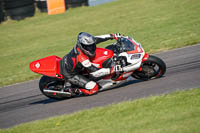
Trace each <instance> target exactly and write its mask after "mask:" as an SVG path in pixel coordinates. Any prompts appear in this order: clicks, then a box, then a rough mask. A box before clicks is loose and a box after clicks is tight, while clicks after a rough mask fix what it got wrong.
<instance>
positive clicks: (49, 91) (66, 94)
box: [43, 89, 71, 98]
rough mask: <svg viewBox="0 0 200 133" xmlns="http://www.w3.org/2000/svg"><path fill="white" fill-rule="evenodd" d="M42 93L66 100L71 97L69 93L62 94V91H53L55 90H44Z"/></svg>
mask: <svg viewBox="0 0 200 133" xmlns="http://www.w3.org/2000/svg"><path fill="white" fill-rule="evenodd" d="M43 92H44V93H45V94H46V95H48V96H53V97H55V98H67V97H71V93H70V92H64V91H55V90H46V89H44V90H43Z"/></svg>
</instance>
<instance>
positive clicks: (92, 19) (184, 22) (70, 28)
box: [0, 0, 200, 86]
mask: <svg viewBox="0 0 200 133" xmlns="http://www.w3.org/2000/svg"><path fill="white" fill-rule="evenodd" d="M199 7H200V1H199V0H165V1H160V0H118V1H115V2H111V3H107V4H104V5H99V6H96V7H82V8H76V9H71V10H68V11H66V13H64V14H60V15H55V16H48V15H47V14H43V13H38V12H37V14H36V16H35V17H32V18H29V19H26V20H23V21H7V22H4V23H3V24H1V25H0V70H1V71H0V86H4V85H8V84H12V83H16V82H21V81H25V80H30V79H34V78H37V77H38V75H37V74H34V73H32V72H31V71H30V70H29V63H30V62H31V61H33V60H36V59H39V58H43V57H46V56H50V55H54V54H55V55H58V56H61V57H63V56H64V55H65V54H66V53H67V52H69V50H71V48H72V47H73V46H74V44H75V43H76V38H77V34H78V33H79V32H81V31H86V32H89V33H91V34H93V35H101V34H107V33H116V32H120V33H122V34H125V35H129V36H132V37H134V38H135V39H136V40H137V41H138V42H140V43H141V44H143V46H144V48H145V50H146V51H147V52H149V53H153V52H158V51H164V50H168V49H172V48H177V47H183V46H186V45H191V44H195V43H197V42H200V30H199V29H200V13H199V12H200V8H199ZM109 43H110V42H109ZM106 44H108V43H104V44H101V45H100V47H104V46H105V45H106Z"/></svg>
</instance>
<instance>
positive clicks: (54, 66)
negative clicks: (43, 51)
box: [29, 55, 63, 79]
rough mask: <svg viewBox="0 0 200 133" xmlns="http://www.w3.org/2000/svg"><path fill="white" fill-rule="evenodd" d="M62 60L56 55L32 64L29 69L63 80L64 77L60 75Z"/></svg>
mask: <svg viewBox="0 0 200 133" xmlns="http://www.w3.org/2000/svg"><path fill="white" fill-rule="evenodd" d="M61 59H62V58H60V57H58V56H56V55H53V56H48V57H45V58H42V59H39V60H36V61H33V62H31V63H30V65H29V67H30V69H31V70H32V71H33V72H35V73H39V74H42V75H46V76H50V77H57V78H61V79H62V78H63V76H62V75H61V74H60V71H59V61H60V60H61Z"/></svg>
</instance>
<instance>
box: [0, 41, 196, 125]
mask: <svg viewBox="0 0 200 133" xmlns="http://www.w3.org/2000/svg"><path fill="white" fill-rule="evenodd" d="M156 56H158V57H160V58H162V59H163V60H164V61H165V62H166V64H167V72H166V74H165V76H164V77H163V78H159V79H155V80H150V81H144V82H141V81H139V80H130V81H129V82H127V83H125V84H124V85H122V86H121V87H118V88H115V89H112V90H107V91H103V92H100V93H98V94H97V95H93V96H87V97H78V98H71V99H67V100H63V101H56V100H52V99H48V98H47V97H45V96H43V95H42V94H41V93H40V91H39V89H38V80H34V81H28V82H25V83H20V84H16V85H12V86H7V87H3V88H0V92H1V93H0V128H9V127H13V126H15V125H18V124H21V123H25V122H30V121H33V120H38V119H44V118H48V117H51V116H58V115H62V114H70V113H73V112H77V111H80V110H84V109H89V108H93V107H98V106H106V105H108V104H113V103H119V102H122V101H127V100H135V99H139V98H143V97H148V96H154V95H161V94H164V93H171V92H174V91H176V90H186V89H190V88H200V44H197V45H194V46H189V47H185V48H180V49H176V50H172V51H167V52H163V53H159V54H156Z"/></svg>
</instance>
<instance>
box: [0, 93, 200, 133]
mask: <svg viewBox="0 0 200 133" xmlns="http://www.w3.org/2000/svg"><path fill="white" fill-rule="evenodd" d="M199 100H200V89H192V90H187V91H178V92H175V93H172V94H167V95H162V96H154V97H150V98H145V99H140V100H136V101H128V102H123V103H120V104H113V105H109V106H107V107H100V108H96V109H91V110H85V111H81V112H77V113H74V114H71V115H63V116H59V117H53V118H50V119H46V120H39V121H35V122H31V123H26V124H23V125H19V126H16V127H14V128H10V129H6V130H0V133H11V132H12V133H24V132H27V131H28V132H29V133H47V132H48V133H54V132H56V133H63V132H70V133H79V132H81V133H88V132H90V133H134V132H135V133H147V132H148V133H169V132H170V133H199V131H200V121H199V119H200V115H199V113H200V102H199Z"/></svg>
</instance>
